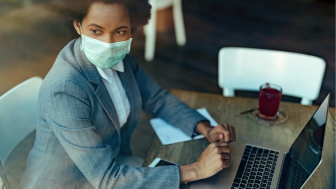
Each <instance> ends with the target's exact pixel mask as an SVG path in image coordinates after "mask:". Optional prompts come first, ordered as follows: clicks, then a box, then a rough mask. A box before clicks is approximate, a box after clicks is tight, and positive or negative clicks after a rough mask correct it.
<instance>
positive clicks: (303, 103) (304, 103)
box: [301, 98, 313, 106]
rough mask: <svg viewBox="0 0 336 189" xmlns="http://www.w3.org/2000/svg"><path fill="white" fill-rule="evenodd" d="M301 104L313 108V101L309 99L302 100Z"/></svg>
mask: <svg viewBox="0 0 336 189" xmlns="http://www.w3.org/2000/svg"><path fill="white" fill-rule="evenodd" d="M301 104H302V105H307V106H311V105H312V104H313V101H312V100H310V99H308V98H302V99H301Z"/></svg>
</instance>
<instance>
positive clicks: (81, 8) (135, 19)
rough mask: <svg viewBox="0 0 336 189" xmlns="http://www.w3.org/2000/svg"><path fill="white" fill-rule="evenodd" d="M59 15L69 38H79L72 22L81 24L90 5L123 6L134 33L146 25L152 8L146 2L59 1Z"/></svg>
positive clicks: (128, 0)
mask: <svg viewBox="0 0 336 189" xmlns="http://www.w3.org/2000/svg"><path fill="white" fill-rule="evenodd" d="M61 1H62V4H61V5H62V7H61V14H62V16H63V17H64V19H65V26H66V27H67V28H68V29H69V31H70V34H71V36H73V37H79V35H78V33H77V32H76V30H75V28H74V26H73V20H77V21H78V22H80V23H81V22H82V20H83V18H84V17H85V16H86V15H87V13H88V12H89V8H90V6H91V4H92V3H95V2H101V3H104V4H114V3H120V4H123V5H124V6H125V7H126V8H127V9H128V13H129V17H130V21H131V27H132V28H131V31H132V32H134V31H135V29H136V28H137V27H139V26H144V25H146V24H147V23H148V20H149V19H150V16H151V8H152V6H151V5H150V4H149V2H148V0H61Z"/></svg>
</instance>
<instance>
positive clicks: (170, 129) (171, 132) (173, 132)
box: [150, 108, 218, 145]
mask: <svg viewBox="0 0 336 189" xmlns="http://www.w3.org/2000/svg"><path fill="white" fill-rule="evenodd" d="M197 111H198V112H199V113H200V114H201V115H203V116H204V117H205V118H207V119H208V120H209V121H210V125H212V126H217V125H218V124H217V122H216V121H215V120H214V119H213V118H212V117H211V115H210V114H209V112H208V111H207V110H206V109H205V108H200V109H197ZM150 123H151V125H152V127H153V129H154V131H155V133H156V134H157V136H158V137H159V139H160V141H161V143H162V144H163V145H167V144H174V143H178V142H184V141H189V140H195V139H200V138H204V136H203V135H197V136H195V137H194V138H193V139H192V138H191V137H189V136H188V135H187V134H185V133H184V132H183V131H182V130H181V129H179V128H177V127H174V126H172V125H170V124H168V123H167V122H165V121H164V120H162V119H161V118H154V119H151V120H150Z"/></svg>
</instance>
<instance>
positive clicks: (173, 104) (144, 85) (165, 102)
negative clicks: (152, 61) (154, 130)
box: [128, 55, 209, 137]
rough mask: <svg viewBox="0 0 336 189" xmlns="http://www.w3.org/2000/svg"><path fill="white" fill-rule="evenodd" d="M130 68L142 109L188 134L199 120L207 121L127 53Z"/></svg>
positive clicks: (189, 134)
mask: <svg viewBox="0 0 336 189" xmlns="http://www.w3.org/2000/svg"><path fill="white" fill-rule="evenodd" d="M128 58H129V59H130V60H129V62H131V66H132V70H133V73H134V75H135V78H136V81H137V84H138V86H139V89H140V93H141V98H142V109H143V110H144V111H145V112H147V113H152V114H154V116H155V117H159V118H162V119H163V120H165V121H166V122H168V123H169V124H171V125H174V126H176V127H178V128H180V129H181V130H182V131H183V132H184V133H186V134H187V135H188V136H190V137H193V135H195V134H196V129H195V127H196V125H197V123H198V122H200V121H209V120H207V119H206V118H205V117H204V116H202V115H201V114H200V113H198V112H197V111H196V110H195V109H192V108H189V107H188V106H187V105H186V104H185V103H183V102H181V101H180V100H179V99H177V98H176V97H175V96H174V95H172V94H170V93H169V92H167V91H166V90H163V89H162V88H161V86H160V85H159V84H158V83H157V82H156V81H155V80H154V79H153V78H152V77H151V76H150V75H149V74H148V73H147V72H146V71H145V70H144V69H143V68H142V67H141V66H140V65H139V64H138V63H137V62H135V61H134V60H133V58H132V56H131V55H128Z"/></svg>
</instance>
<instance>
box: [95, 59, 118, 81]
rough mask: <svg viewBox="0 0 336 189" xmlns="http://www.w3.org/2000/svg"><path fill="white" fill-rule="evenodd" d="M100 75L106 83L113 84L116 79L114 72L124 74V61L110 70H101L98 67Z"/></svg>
mask: <svg viewBox="0 0 336 189" xmlns="http://www.w3.org/2000/svg"><path fill="white" fill-rule="evenodd" d="M96 68H97V70H98V73H99V75H100V76H101V77H102V78H104V79H105V80H106V81H108V82H109V83H112V82H113V80H114V78H113V70H116V71H119V72H124V63H123V61H120V62H119V63H118V64H117V65H115V66H113V67H112V68H110V69H101V68H99V67H97V66H96ZM112 69H113V70H112Z"/></svg>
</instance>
